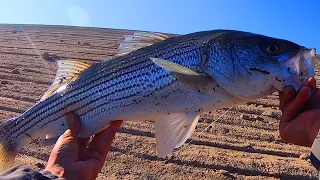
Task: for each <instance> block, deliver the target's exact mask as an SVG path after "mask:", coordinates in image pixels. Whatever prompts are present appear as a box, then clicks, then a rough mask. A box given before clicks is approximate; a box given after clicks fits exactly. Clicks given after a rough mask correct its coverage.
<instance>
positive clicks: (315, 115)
mask: <svg viewBox="0 0 320 180" xmlns="http://www.w3.org/2000/svg"><path fill="white" fill-rule="evenodd" d="M279 100H280V110H281V111H282V117H281V120H280V124H279V131H280V136H281V138H282V140H284V141H285V142H288V143H293V144H296V145H301V146H307V147H310V146H311V145H312V143H313V141H314V138H315V137H316V136H317V134H318V132H319V129H320V90H319V89H318V88H316V81H315V79H314V78H309V79H308V82H307V84H306V85H305V86H303V87H302V88H300V90H299V91H298V92H296V91H295V89H294V88H293V87H291V86H289V87H287V88H286V89H285V90H284V91H283V92H279Z"/></svg>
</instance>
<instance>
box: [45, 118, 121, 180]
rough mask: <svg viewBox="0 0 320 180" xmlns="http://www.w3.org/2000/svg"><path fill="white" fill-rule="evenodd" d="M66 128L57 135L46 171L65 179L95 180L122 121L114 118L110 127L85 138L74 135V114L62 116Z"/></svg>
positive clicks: (76, 122)
mask: <svg viewBox="0 0 320 180" xmlns="http://www.w3.org/2000/svg"><path fill="white" fill-rule="evenodd" d="M66 119H67V122H68V127H69V129H67V130H66V131H65V133H64V134H63V135H62V136H60V138H59V139H58V141H57V143H56V145H55V146H54V148H53V150H52V152H51V155H50V157H49V160H48V164H47V167H46V169H45V170H46V171H49V172H51V173H52V174H54V175H56V176H58V177H63V178H66V179H68V180H69V179H70V180H72V179H79V180H80V179H83V180H91V179H96V177H97V176H98V173H99V172H100V171H101V169H102V167H103V165H104V162H105V159H106V156H107V154H108V152H109V149H110V146H111V143H112V140H113V138H114V136H115V133H116V132H117V131H118V129H119V127H120V126H121V124H122V121H114V122H112V123H111V124H110V126H109V127H108V128H107V129H105V130H103V131H101V132H100V133H98V134H96V135H95V136H94V138H93V140H92V141H91V142H90V144H89V146H88V143H89V138H85V139H79V138H76V137H77V135H78V134H79V132H80V120H79V118H78V117H77V116H76V115H75V114H68V115H67V116H66Z"/></svg>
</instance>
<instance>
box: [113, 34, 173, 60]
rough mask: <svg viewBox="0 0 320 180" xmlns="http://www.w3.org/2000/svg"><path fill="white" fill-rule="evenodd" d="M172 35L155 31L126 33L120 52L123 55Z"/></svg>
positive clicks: (119, 54)
mask: <svg viewBox="0 0 320 180" xmlns="http://www.w3.org/2000/svg"><path fill="white" fill-rule="evenodd" d="M169 37H170V36H169V35H166V34H161V33H153V32H134V34H133V35H125V36H124V40H123V42H121V43H120V46H119V53H118V54H117V55H116V56H122V55H125V54H128V53H130V52H132V51H135V50H138V49H141V48H144V47H147V46H150V45H152V44H155V43H158V42H161V41H163V40H166V39H168V38H169Z"/></svg>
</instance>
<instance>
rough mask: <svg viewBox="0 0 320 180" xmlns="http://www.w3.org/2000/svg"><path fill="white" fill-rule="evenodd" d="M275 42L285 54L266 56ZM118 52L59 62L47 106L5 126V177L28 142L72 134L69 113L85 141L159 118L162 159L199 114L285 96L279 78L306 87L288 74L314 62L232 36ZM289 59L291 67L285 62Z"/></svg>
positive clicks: (188, 38)
mask: <svg viewBox="0 0 320 180" xmlns="http://www.w3.org/2000/svg"><path fill="white" fill-rule="evenodd" d="M129 39H130V38H129ZM273 41H275V42H276V43H275V44H277V45H278V44H279V45H281V48H282V49H281V50H282V52H283V53H281V54H279V55H277V56H276V55H272V53H271V52H269V51H268V47H267V46H266V47H265V45H268V44H270V43H272V42H273ZM151 42H152V43H151ZM142 44H144V45H142ZM149 44H152V45H150V46H147V47H143V46H146V45H149ZM141 46H142V47H141ZM136 47H139V48H136ZM120 48H127V49H122V50H121V49H120V51H119V52H122V53H120V54H121V55H119V56H117V57H115V58H113V59H111V60H105V61H102V62H100V63H97V64H93V65H89V64H87V63H85V62H82V61H75V60H61V61H59V62H58V66H59V69H58V72H57V75H56V78H55V81H54V83H53V84H52V86H50V88H49V89H48V91H47V92H46V93H45V95H44V96H43V97H42V98H41V101H39V102H38V103H37V104H35V105H34V106H33V107H31V108H30V109H28V110H27V111H25V112H24V113H23V114H22V115H20V116H19V117H17V118H14V119H11V120H9V121H6V122H4V123H2V124H0V171H3V170H5V169H7V168H8V167H9V166H10V164H11V162H12V161H13V159H14V157H15V156H16V154H17V153H18V151H19V150H20V149H21V147H22V146H23V145H24V144H25V143H28V142H30V141H31V140H32V139H35V138H39V137H40V138H41V137H44V136H46V137H48V138H56V137H59V136H60V135H61V134H62V133H63V132H64V131H65V130H66V129H67V128H68V127H67V125H66V123H65V122H66V121H65V114H66V113H69V112H74V113H75V114H77V115H78V116H79V118H80V119H81V127H82V128H81V132H80V133H79V135H78V137H81V138H85V137H89V136H92V135H94V134H96V133H98V132H100V131H101V130H103V129H105V128H106V127H108V126H109V124H110V122H111V121H113V120H125V121H126V120H131V121H140V120H155V129H156V131H155V136H156V147H157V153H158V155H159V156H160V157H164V156H166V155H167V154H168V153H170V152H171V151H173V150H174V148H176V147H180V146H181V145H182V144H183V143H184V142H185V141H186V140H187V139H188V138H189V137H190V136H191V135H192V133H193V131H194V129H195V127H196V125H197V122H198V119H199V116H200V115H201V113H204V112H207V111H211V110H213V109H218V108H224V107H230V106H234V105H237V104H241V103H244V102H247V101H248V100H253V99H256V98H260V97H263V96H265V95H267V94H270V93H272V92H273V91H274V90H275V87H277V88H278V90H283V87H284V85H285V83H286V82H285V81H283V82H278V84H276V83H275V82H276V80H277V79H290V82H295V81H294V80H295V79H299V82H300V79H301V78H302V76H300V75H299V74H294V73H295V72H294V69H299V68H291V69H293V74H291V75H290V74H288V72H287V69H288V66H292V65H295V64H299V65H303V64H305V63H309V62H312V61H311V60H310V58H311V59H312V58H313V57H314V56H315V55H313V54H312V53H311V51H310V54H312V55H311V56H301V57H300V56H299V57H300V58H296V57H297V56H296V55H297V54H299V52H300V50H301V49H302V47H301V46H299V45H297V44H294V43H292V42H289V41H286V40H281V39H275V38H271V37H266V36H262V35H257V34H253V33H248V32H241V31H232V30H213V31H205V32H198V33H192V34H188V35H183V36H175V37H170V38H169V37H167V36H166V35H161V34H152V33H150V34H148V33H143V34H140V35H133V38H131V40H128V41H127V42H125V45H120ZM279 48H280V47H279ZM130 49H131V52H130ZM283 49H284V50H283ZM123 52H125V53H123ZM126 53H127V54H126ZM270 53H271V54H270ZM304 53H309V52H304ZM313 53H315V52H313ZM299 55H301V54H299ZM285 57H286V58H288V60H287V61H288V62H290V63H287V62H283V59H284V58H285ZM303 57H307V58H305V59H303ZM301 58H302V59H301ZM280 60H281V61H280ZM291 61H301V62H302V61H303V62H304V63H291ZM300 69H302V70H304V71H312V69H310V68H309V69H308V68H300ZM290 73H292V72H290ZM310 73H311V74H312V72H309V74H310ZM304 74H308V72H306V73H304ZM292 77H294V78H292ZM303 78H305V77H304V76H303ZM250 84H251V86H250V87H249V86H248V85H250ZM248 90H250V91H248ZM245 91H248V92H245ZM3 129H4V130H3ZM1 130H2V131H1ZM44 141H45V140H44ZM4 162H9V163H4Z"/></svg>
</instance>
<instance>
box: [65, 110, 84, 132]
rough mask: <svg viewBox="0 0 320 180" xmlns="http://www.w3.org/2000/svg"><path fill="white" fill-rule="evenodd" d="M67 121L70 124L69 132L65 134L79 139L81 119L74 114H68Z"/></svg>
mask: <svg viewBox="0 0 320 180" xmlns="http://www.w3.org/2000/svg"><path fill="white" fill-rule="evenodd" d="M66 120H67V123H68V130H67V131H66V132H65V133H68V135H70V136H73V137H77V136H78V134H79V133H80V126H81V125H80V119H79V117H78V116H77V115H76V114H74V113H68V114H67V115H66Z"/></svg>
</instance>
